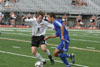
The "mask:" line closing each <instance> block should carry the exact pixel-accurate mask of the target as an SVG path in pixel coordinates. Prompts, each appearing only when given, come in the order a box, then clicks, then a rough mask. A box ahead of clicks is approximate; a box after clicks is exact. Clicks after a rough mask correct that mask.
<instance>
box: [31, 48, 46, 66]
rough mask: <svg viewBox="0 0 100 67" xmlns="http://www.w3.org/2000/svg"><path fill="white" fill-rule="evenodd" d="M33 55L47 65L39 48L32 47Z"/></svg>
mask: <svg viewBox="0 0 100 67" xmlns="http://www.w3.org/2000/svg"><path fill="white" fill-rule="evenodd" d="M32 54H33V55H34V56H35V57H36V58H38V59H39V60H41V61H42V62H43V63H44V64H45V63H46V61H45V59H43V58H42V56H41V55H40V54H39V53H38V52H37V47H34V46H32Z"/></svg>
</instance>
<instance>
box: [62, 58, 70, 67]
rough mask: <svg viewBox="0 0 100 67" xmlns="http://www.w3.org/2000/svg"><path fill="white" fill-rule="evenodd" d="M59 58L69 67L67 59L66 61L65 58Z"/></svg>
mask: <svg viewBox="0 0 100 67" xmlns="http://www.w3.org/2000/svg"><path fill="white" fill-rule="evenodd" d="M61 60H62V62H63V63H64V64H65V65H67V66H69V67H70V65H69V63H68V61H67V59H66V58H61Z"/></svg>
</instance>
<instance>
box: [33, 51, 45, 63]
mask: <svg viewBox="0 0 100 67" xmlns="http://www.w3.org/2000/svg"><path fill="white" fill-rule="evenodd" d="M35 57H36V58H38V59H40V60H41V61H45V59H43V57H42V56H41V55H40V54H39V53H38V52H37V53H36V55H35Z"/></svg>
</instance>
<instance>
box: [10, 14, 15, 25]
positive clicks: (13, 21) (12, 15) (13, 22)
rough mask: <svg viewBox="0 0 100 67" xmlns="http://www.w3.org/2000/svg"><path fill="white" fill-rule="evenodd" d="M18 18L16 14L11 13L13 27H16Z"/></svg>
mask: <svg viewBox="0 0 100 67" xmlns="http://www.w3.org/2000/svg"><path fill="white" fill-rule="evenodd" d="M16 18H17V16H16V14H15V13H14V12H11V13H10V24H11V27H14V26H15V20H16Z"/></svg>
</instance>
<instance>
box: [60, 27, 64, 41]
mask: <svg viewBox="0 0 100 67" xmlns="http://www.w3.org/2000/svg"><path fill="white" fill-rule="evenodd" d="M60 28H61V39H62V40H64V36H63V34H64V25H62V26H61V27H60Z"/></svg>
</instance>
